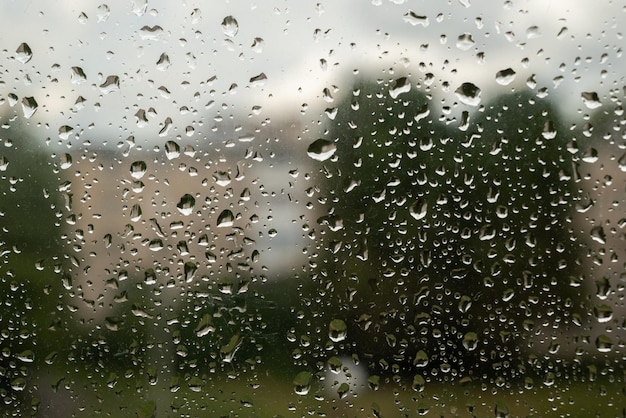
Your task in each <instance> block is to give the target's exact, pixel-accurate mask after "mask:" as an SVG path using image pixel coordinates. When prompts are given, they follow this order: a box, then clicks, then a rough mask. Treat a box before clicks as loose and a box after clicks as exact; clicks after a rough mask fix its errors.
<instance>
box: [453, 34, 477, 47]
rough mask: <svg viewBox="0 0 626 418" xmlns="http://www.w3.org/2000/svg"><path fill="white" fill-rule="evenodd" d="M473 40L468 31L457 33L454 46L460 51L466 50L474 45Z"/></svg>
mask: <svg viewBox="0 0 626 418" xmlns="http://www.w3.org/2000/svg"><path fill="white" fill-rule="evenodd" d="M474 44H475V42H474V39H473V38H472V35H471V34H470V33H464V34H463V35H459V37H458V39H457V41H456V47H457V48H459V49H460V50H461V51H467V50H468V49H470V48H472V47H473V46H474Z"/></svg>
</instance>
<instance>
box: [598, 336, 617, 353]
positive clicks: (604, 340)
mask: <svg viewBox="0 0 626 418" xmlns="http://www.w3.org/2000/svg"><path fill="white" fill-rule="evenodd" d="M596 348H597V349H598V351H599V352H601V353H608V352H610V351H611V349H612V348H613V341H612V340H611V339H610V338H609V337H607V336H606V335H600V336H598V338H596Z"/></svg>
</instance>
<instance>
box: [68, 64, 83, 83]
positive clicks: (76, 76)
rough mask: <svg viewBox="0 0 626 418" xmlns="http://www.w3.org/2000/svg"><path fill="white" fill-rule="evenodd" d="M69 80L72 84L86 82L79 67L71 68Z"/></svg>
mask: <svg viewBox="0 0 626 418" xmlns="http://www.w3.org/2000/svg"><path fill="white" fill-rule="evenodd" d="M70 78H71V80H72V83H73V84H81V83H84V82H85V81H87V76H86V75H85V72H84V71H83V69H82V68H80V67H72V72H71V74H70Z"/></svg>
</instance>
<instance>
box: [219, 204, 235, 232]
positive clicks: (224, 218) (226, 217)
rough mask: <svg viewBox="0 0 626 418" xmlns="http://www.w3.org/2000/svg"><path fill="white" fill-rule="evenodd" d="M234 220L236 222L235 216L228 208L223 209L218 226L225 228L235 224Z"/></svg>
mask: <svg viewBox="0 0 626 418" xmlns="http://www.w3.org/2000/svg"><path fill="white" fill-rule="evenodd" d="M234 222H235V216H234V215H233V213H232V212H231V211H230V210H228V209H225V210H223V211H222V213H220V215H219V216H218V217H217V227H218V228H225V227H229V226H233V223H234Z"/></svg>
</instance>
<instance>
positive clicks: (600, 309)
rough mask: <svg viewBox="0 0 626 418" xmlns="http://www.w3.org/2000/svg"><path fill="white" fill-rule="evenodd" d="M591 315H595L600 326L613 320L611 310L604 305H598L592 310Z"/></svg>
mask: <svg viewBox="0 0 626 418" xmlns="http://www.w3.org/2000/svg"><path fill="white" fill-rule="evenodd" d="M593 314H594V315H595V317H596V319H597V320H598V322H599V323H601V324H602V323H605V322H609V321H610V320H611V319H613V308H611V307H610V306H608V305H605V304H602V305H598V306H595V307H594V308H593Z"/></svg>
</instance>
